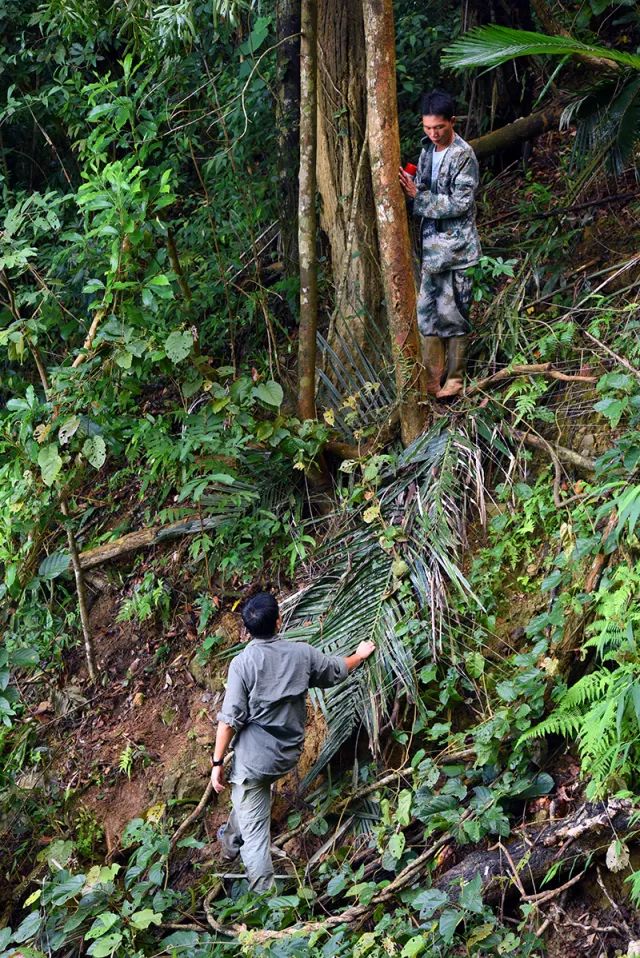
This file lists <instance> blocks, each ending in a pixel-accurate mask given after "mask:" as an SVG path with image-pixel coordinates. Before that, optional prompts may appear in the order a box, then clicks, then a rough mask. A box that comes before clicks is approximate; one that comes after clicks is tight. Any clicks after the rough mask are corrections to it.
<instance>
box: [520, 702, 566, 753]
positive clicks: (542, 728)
mask: <svg viewBox="0 0 640 958" xmlns="http://www.w3.org/2000/svg"><path fill="white" fill-rule="evenodd" d="M581 725H582V716H581V715H580V714H578V713H576V712H565V711H563V710H562V709H556V710H555V712H552V713H551V715H549V716H548V717H547V718H546V719H545V720H544V722H540V723H539V724H538V725H535V726H534V727H533V728H530V729H527V731H526V732H523V733H522V735H521V736H520V738H519V739H518V741H517V743H516V745H517V746H520V745H522V744H524V742H528V741H530V739H533V738H544V736H545V735H564V736H565V737H566V738H568V737H569V736H571V735H577V734H578V733H579V731H580V728H581Z"/></svg>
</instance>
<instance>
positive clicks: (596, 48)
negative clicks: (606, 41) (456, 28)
mask: <svg viewBox="0 0 640 958" xmlns="http://www.w3.org/2000/svg"><path fill="white" fill-rule="evenodd" d="M567 55H570V56H576V55H581V56H589V57H597V58H598V59H602V60H610V61H611V62H612V63H617V64H619V65H620V66H623V67H628V68H630V69H632V70H640V56H637V55H636V54H633V53H626V52H625V51H624V50H611V49H609V48H608V47H603V46H600V45H599V44H595V43H583V42H582V41H581V40H576V39H574V37H569V36H559V37H553V36H548V35H547V34H545V33H536V32H534V31H533V30H514V29H513V28H512V27H503V26H499V25H497V24H488V25H487V26H483V27H474V29H473V30H470V31H469V32H468V33H465V34H464V36H462V37H460V38H459V39H457V40H454V42H453V43H452V44H450V45H449V46H448V47H446V48H445V50H444V53H443V57H442V62H443V64H445V65H446V66H448V67H451V68H452V69H454V70H464V69H468V68H469V67H497V66H501V65H502V64H503V63H508V62H509V61H510V60H515V59H516V58H517V57H524V56H567Z"/></svg>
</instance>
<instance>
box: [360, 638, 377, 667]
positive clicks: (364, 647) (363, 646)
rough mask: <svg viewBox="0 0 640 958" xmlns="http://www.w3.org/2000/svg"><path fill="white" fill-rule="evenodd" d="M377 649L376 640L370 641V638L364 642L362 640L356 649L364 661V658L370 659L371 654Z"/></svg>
mask: <svg viewBox="0 0 640 958" xmlns="http://www.w3.org/2000/svg"><path fill="white" fill-rule="evenodd" d="M375 650H376V644H375V642H369V641H368V640H365V641H364V642H361V643H360V645H359V646H358V648H357V649H356V655H357V656H359V657H360V658H361V659H362V661H363V662H364V660H365V659H368V658H369V656H370V655H373V653H374V652H375Z"/></svg>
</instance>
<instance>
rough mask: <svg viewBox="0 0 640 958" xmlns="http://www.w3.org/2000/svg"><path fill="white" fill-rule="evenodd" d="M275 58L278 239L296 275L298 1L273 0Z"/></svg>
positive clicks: (287, 270) (289, 268)
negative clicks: (276, 82)
mask: <svg viewBox="0 0 640 958" xmlns="http://www.w3.org/2000/svg"><path fill="white" fill-rule="evenodd" d="M276 33H277V40H278V41H279V42H280V41H285V42H280V46H279V47H278V49H277V53H276V57H277V64H278V76H279V80H280V87H279V90H278V99H277V102H276V124H277V127H278V183H279V187H280V203H279V208H280V241H281V245H282V261H283V263H284V270H285V274H286V275H287V276H291V277H294V276H295V277H297V276H298V272H299V262H298V178H297V176H296V171H297V170H298V167H299V166H300V145H299V139H298V136H299V123H300V2H299V0H276ZM287 37H288V38H289V39H286V38H287Z"/></svg>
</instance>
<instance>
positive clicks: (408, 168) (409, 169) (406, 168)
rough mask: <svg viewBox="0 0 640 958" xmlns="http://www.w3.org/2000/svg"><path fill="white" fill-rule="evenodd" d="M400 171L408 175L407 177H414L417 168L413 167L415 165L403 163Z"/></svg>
mask: <svg viewBox="0 0 640 958" xmlns="http://www.w3.org/2000/svg"><path fill="white" fill-rule="evenodd" d="M402 169H403V170H404V171H405V173H408V174H409V176H415V175H416V173H417V172H418V167H417V166H416V165H415V163H405V165H404V166H403V167H402Z"/></svg>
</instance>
